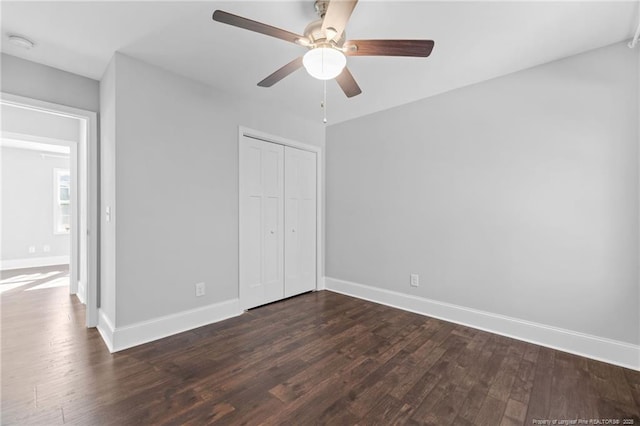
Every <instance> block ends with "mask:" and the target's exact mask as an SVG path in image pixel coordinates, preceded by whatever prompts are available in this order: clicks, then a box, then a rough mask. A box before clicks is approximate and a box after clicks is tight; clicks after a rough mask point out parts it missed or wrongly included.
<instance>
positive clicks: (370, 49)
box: [343, 40, 434, 58]
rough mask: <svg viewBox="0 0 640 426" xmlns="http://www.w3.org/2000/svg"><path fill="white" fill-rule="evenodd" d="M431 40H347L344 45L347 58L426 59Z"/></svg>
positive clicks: (429, 50)
mask: <svg viewBox="0 0 640 426" xmlns="http://www.w3.org/2000/svg"><path fill="white" fill-rule="evenodd" d="M433 45H434V43H433V40H349V41H347V42H345V43H344V46H343V49H344V54H345V55H347V56H416V57H421V58H426V57H427V56H429V55H430V54H431V51H432V50H433Z"/></svg>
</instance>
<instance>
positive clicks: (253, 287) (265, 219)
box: [238, 127, 322, 309]
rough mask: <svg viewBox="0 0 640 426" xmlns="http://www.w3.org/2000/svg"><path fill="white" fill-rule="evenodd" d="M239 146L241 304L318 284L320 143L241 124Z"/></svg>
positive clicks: (280, 296) (287, 294) (249, 305)
mask: <svg viewBox="0 0 640 426" xmlns="http://www.w3.org/2000/svg"><path fill="white" fill-rule="evenodd" d="M238 149H239V290H238V291H239V300H240V306H241V308H242V309H250V308H253V307H256V306H260V305H263V304H267V303H271V302H274V301H277V300H281V299H284V298H287V297H291V296H294V295H297V294H301V293H304V292H307V291H311V290H316V289H318V288H320V282H321V273H320V271H321V264H320V254H321V253H322V238H321V235H322V234H321V223H322V220H321V217H322V216H321V215H322V209H321V193H322V186H321V167H319V164H321V150H320V148H318V147H315V146H312V145H307V144H302V143H298V142H295V141H290V140H287V139H283V138H279V137H275V136H272V135H267V134H264V133H261V132H258V131H255V130H251V129H247V128H243V127H241V128H240V135H239V143H238Z"/></svg>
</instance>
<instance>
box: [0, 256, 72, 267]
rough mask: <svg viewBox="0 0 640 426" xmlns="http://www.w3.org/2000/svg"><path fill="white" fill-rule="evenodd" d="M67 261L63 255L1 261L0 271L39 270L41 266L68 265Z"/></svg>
mask: <svg viewBox="0 0 640 426" xmlns="http://www.w3.org/2000/svg"><path fill="white" fill-rule="evenodd" d="M69 259H70V258H69V255H64V256H49V257H27V258H25V259H8V260H1V261H0V271H8V270H10V269H24V268H39V267H41V266H53V265H68V264H69Z"/></svg>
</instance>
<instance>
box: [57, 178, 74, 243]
mask: <svg viewBox="0 0 640 426" xmlns="http://www.w3.org/2000/svg"><path fill="white" fill-rule="evenodd" d="M65 175H66V176H69V199H68V200H61V199H60V190H61V188H62V185H60V178H61V177H63V176H65ZM63 205H68V206H69V209H71V170H70V169H62V168H54V169H53V235H69V234H71V210H69V214H68V215H63V214H62V211H61V210H62V209H61V206H63ZM63 216H69V228H68V229H67V230H66V231H65V230H61V218H62V217H63Z"/></svg>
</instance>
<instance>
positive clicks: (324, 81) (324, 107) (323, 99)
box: [320, 80, 327, 124]
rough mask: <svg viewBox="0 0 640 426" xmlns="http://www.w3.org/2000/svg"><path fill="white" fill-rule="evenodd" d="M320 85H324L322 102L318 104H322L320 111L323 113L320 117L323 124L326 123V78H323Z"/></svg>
mask: <svg viewBox="0 0 640 426" xmlns="http://www.w3.org/2000/svg"><path fill="white" fill-rule="evenodd" d="M322 85H323V87H324V89H323V96H322V103H321V104H320V105H321V106H322V112H323V113H324V117H323V119H322V122H323V123H324V124H327V80H323V81H322Z"/></svg>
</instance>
